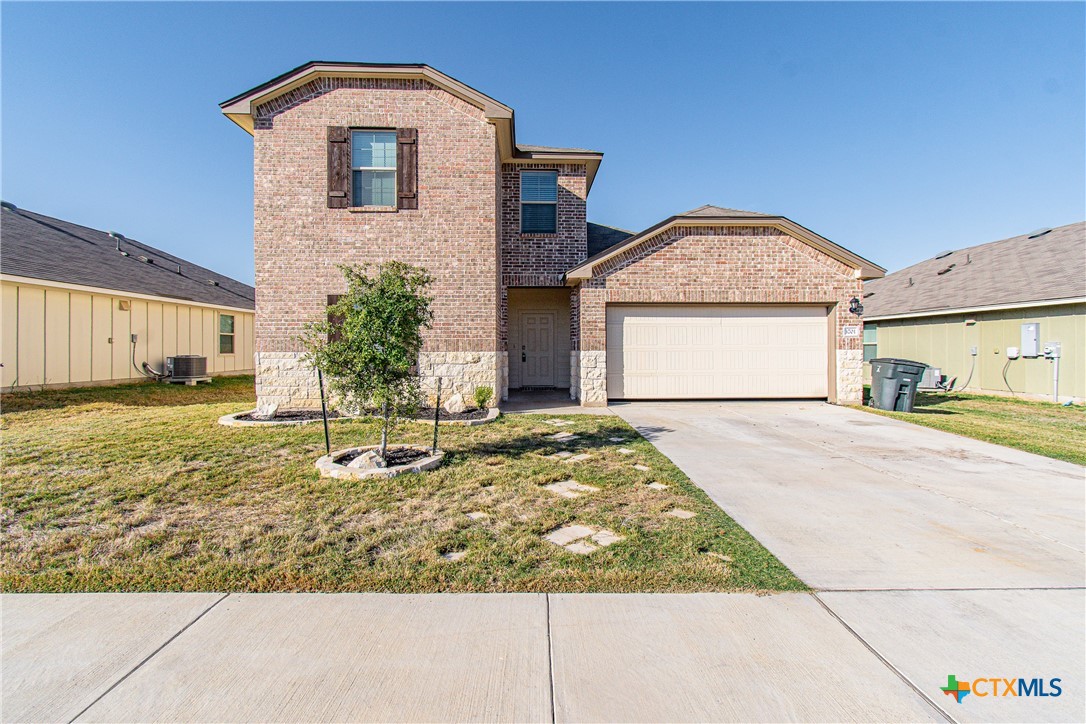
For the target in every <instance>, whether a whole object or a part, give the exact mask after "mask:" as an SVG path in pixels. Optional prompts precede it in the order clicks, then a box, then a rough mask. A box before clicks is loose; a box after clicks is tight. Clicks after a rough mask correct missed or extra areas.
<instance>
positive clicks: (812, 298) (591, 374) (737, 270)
mask: <svg viewBox="0 0 1086 724" xmlns="http://www.w3.org/2000/svg"><path fill="white" fill-rule="evenodd" d="M596 274H597V276H595V277H593V278H592V279H589V280H586V281H584V282H582V283H581V284H580V286H579V287H578V288H577V290H576V291H575V293H574V294H573V295H572V298H571V309H572V312H571V313H572V315H573V318H572V320H571V322H572V323H571V327H572V329H573V330H574V332H573V333H574V334H575V335H576V336H577V338H578V341H579V351H580V356H579V362H578V367H579V370H580V374H579V385H578V386H579V390H580V400H581V404H582V405H592V404H601V403H605V402H606V399H607V392H606V385H607V368H606V356H605V350H606V348H607V347H606V345H607V339H606V337H607V329H606V325H607V316H606V308H607V305H608V304H615V303H627V304H629V303H633V304H677V303H678V304H682V303H688V304H824V305H826V306H827V307H829V308H830V309H831V311H830V314H831V315H833V323H834V328H835V329H836V335H835V337H836V344H835V349H836V354H835V355H834V356H833V357H832V358H831V362H832V363H834V365H835V368H836V369H835V373H834V375H833V379H832V380H831V383H832V384H833V386H834V387H836V390H831V392H832V393H835V394H831V396H830V397H831V400H833V401H835V402H837V403H839V404H850V403H858V402H859V401H860V399H861V395H862V389H863V388H862V374H863V347H862V344H863V341H862V325H863V323H862V321H861V319H860V318H859V317H857V316H855V315H853V314H851V313H850V312H849V311H848V306H849V300H850V299H851V298H852V297H860V296H862V294H863V282H862V281H860V280H859V279H858V278H857V277H856V273H855V270H854V269H852V268H851V267H850V266H848V265H847V264H843V263H841V262H839V261H837V260H835V259H833V258H832V257H830V256H828V255H826V254H824V253H823V252H821V251H819V250H817V249H815V248H814V247H812V246H810V245H808V244H806V243H804V242H802V241H800V240H798V239H794V238H792V237H791V236H789V235H788V234H786V233H785V232H783V231H781V230H780V229H776V228H771V227H753V226H748V227H744V226H726V227H697V226H689V227H674V228H672V229H669V230H667V231H665V232H663V233H662V234H660V235H659V236H657V237H655V238H650V239H647V240H646V241H644V242H643V243H641V244H638V245H636V246H634V247H633V248H631V249H629V250H627V251H625V252H623V253H621V254H619V255H618V256H616V257H614V258H612V259H610V260H608V261H606V262H603V263H602V264H600V265H599V267H598V268H597V270H596ZM846 325H848V326H857V327H861V335H860V336H858V337H850V338H846V337H844V336H843V327H845V326H846ZM575 349H576V348H575Z"/></svg>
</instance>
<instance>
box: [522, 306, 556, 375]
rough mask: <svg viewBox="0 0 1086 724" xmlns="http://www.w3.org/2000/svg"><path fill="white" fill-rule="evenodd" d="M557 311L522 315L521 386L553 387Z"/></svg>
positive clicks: (523, 313)
mask: <svg viewBox="0 0 1086 724" xmlns="http://www.w3.org/2000/svg"><path fill="white" fill-rule="evenodd" d="M554 322H555V314H554V312H521V313H520V384H521V386H522V387H554V326H555V324H554Z"/></svg>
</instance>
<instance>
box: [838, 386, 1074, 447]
mask: <svg viewBox="0 0 1086 724" xmlns="http://www.w3.org/2000/svg"><path fill="white" fill-rule="evenodd" d="M857 409H863V410H866V411H867V412H873V413H875V414H878V415H884V416H886V417H894V418H897V419H899V420H905V421H906V422H912V423H915V424H917V425H924V426H926V427H933V428H935V429H936V430H944V431H946V432H953V433H956V434H958V435H964V436H965V437H971V438H974V439H976V440H983V441H985V442H992V443H996V444H997V445H1006V446H1007V447H1013V448H1017V449H1019V450H1025V451H1026V452H1031V453H1036V454H1038V455H1044V456H1045V457H1050V458H1055V459H1057V460H1066V461H1067V462H1070V463H1077V464H1079V465H1086V408H1083V407H1082V406H1081V405H1075V406H1071V407H1063V406H1062V405H1054V404H1052V403H1050V402H1038V401H1034V400H1022V399H1017V398H1011V397H996V396H993V395H969V394H962V393H958V392H953V393H948V394H940V393H927V392H918V393H917V395H916V402H915V403H914V405H913V412H887V411H885V410H876V409H875V408H873V407H863V408H857Z"/></svg>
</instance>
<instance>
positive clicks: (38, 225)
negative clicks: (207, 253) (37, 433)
mask: <svg viewBox="0 0 1086 724" xmlns="http://www.w3.org/2000/svg"><path fill="white" fill-rule="evenodd" d="M0 244H2V247H0V254H2V256H0V287H2V291H3V297H2V299H3V341H2V347H0V361H2V362H3V368H2V370H0V371H2V373H3V387H4V389H5V390H11V389H24V388H30V387H34V388H38V387H43V386H44V387H63V386H67V385H85V384H108V383H116V382H128V381H131V380H133V379H143V375H142V374H141V373H140V372H139V370H137V369H136V366H135V365H142V363H144V362H147V363H148V364H149V365H150V366H151V367H152V368H154V369H156V370H160V371H161V370H162V368H163V366H164V364H165V359H166V357H170V356H173V355H182V354H196V355H203V356H206V357H207V367H208V372H209V374H213V375H219V374H233V373H243V372H247V373H251V372H252V371H253V308H254V304H253V288H252V287H250V286H248V285H247V284H242V283H241V282H238V281H234V280H233V279H231V278H229V277H224V276H223V275H221V274H216V273H215V272H213V271H210V270H208V269H204V268H203V267H199V266H196V265H195V264H192V263H190V262H187V261H185V260H184V259H179V258H178V257H175V256H173V255H171V254H167V253H165V252H162V251H159V250H158V249H155V248H153V247H150V246H147V245H146V244H142V243H140V242H138V241H134V240H132V239H127V238H125V237H124V236H122V235H120V234H117V233H114V232H104V231H96V230H95V229H88V228H87V227H85V226H79V225H78V224H72V223H70V222H67V221H62V220H60V219H54V218H51V217H49V216H43V215H41V214H36V213H33V212H31V211H26V210H24V209H17V208H15V207H14V206H13V205H11V204H8V203H4V206H3V212H2V213H0ZM131 335H136V341H135V342H134V343H133V342H132V341H131V340H132V337H131ZM133 359H134V360H135V365H133Z"/></svg>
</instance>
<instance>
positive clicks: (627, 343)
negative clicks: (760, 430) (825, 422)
mask: <svg viewBox="0 0 1086 724" xmlns="http://www.w3.org/2000/svg"><path fill="white" fill-rule="evenodd" d="M826 314H827V312H826V308H824V307H782V306H762V307H741V306H728V305H697V306H681V305H652V306H639V307H635V306H618V307H608V309H607V388H608V395H609V396H610V397H612V398H614V399H668V398H676V399H681V398H714V397H716V398H759V397H769V398H772V397H777V398H785V397H816V398H817V397H825V396H826V395H827V388H828V382H827V375H828V351H827V338H828V331H827V329H828V328H827V319H826Z"/></svg>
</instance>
